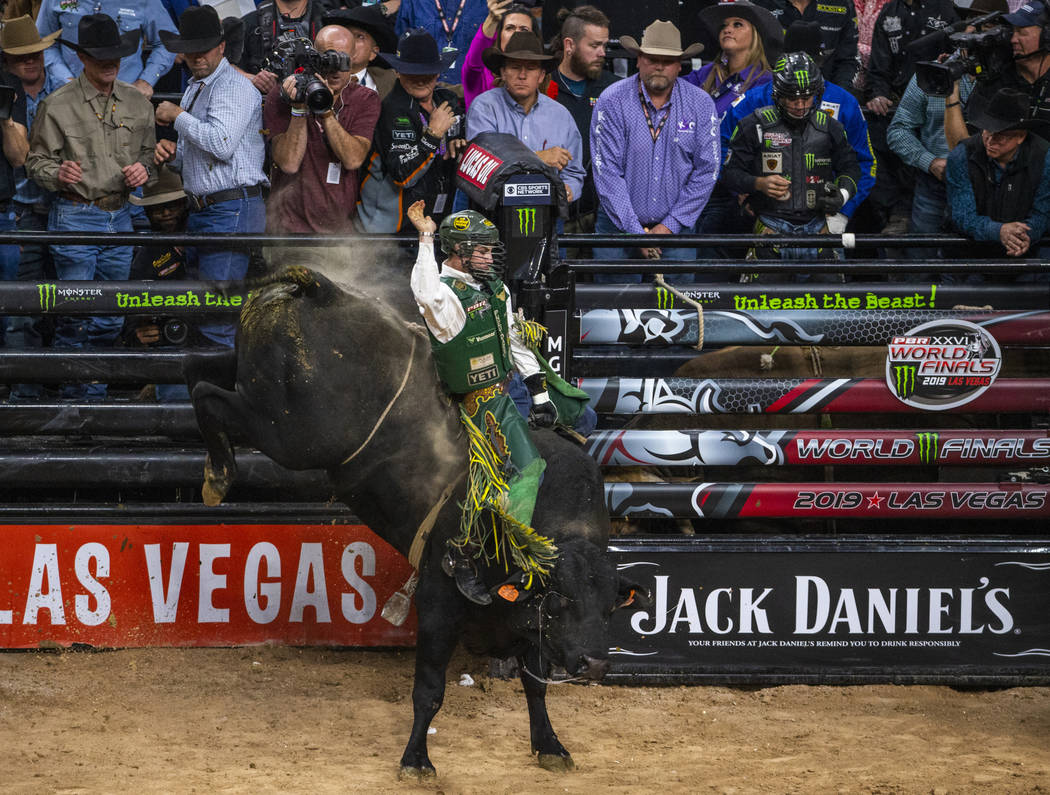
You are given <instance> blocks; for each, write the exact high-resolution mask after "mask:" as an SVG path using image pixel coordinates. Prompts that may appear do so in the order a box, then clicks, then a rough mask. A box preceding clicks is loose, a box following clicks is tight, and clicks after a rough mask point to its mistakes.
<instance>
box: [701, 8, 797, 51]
mask: <svg viewBox="0 0 1050 795" xmlns="http://www.w3.org/2000/svg"><path fill="white" fill-rule="evenodd" d="M729 17H739V18H740V19H745V20H747V21H748V22H750V23H751V26H752V27H753V28H754V29H755V32H756V33H758V37H759V38H760V39H761V40H762V49H763V50H764V51H765V53H766V55H767V56H769V55H770V53H780V52H783V50H784V29H783V28H782V27H780V23H779V22H778V21H777V18H776V17H775V16H773V15H772V14H770V13H769V12H768V11H766V9H764V8H762V7H761V6H756V5H754V4H753V3H749V2H747V0H737V1H736V2H732V3H719V4H718V5H716V6H708V7H707V8H705V9H704V10H703V11H701V12H700V22H701V23H702V24H703V26H704V27H706V28H707V30H708V32H709V33H710V34H711V35H712V36H714V38H715V41H718V34H719V32H720V31H721V30H722V25H723V24H724V23H725V21H726V20H727V19H728V18H729Z"/></svg>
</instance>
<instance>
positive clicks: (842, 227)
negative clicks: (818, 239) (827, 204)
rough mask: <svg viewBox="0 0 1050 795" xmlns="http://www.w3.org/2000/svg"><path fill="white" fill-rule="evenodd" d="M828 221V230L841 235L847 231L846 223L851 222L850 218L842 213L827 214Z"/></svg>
mask: <svg viewBox="0 0 1050 795" xmlns="http://www.w3.org/2000/svg"><path fill="white" fill-rule="evenodd" d="M827 222H828V232H830V233H831V234H833V235H841V234H842V233H843V232H845V231H846V224H848V223H849V218H847V217H846V216H844V215H843V214H842V213H835V214H834V215H829V216H827Z"/></svg>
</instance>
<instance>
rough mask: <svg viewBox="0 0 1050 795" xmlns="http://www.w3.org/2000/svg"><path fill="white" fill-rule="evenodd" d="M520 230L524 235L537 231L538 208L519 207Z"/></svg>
mask: <svg viewBox="0 0 1050 795" xmlns="http://www.w3.org/2000/svg"><path fill="white" fill-rule="evenodd" d="M518 232H519V233H520V234H522V235H531V234H535V232H536V208H535V207H519V208H518Z"/></svg>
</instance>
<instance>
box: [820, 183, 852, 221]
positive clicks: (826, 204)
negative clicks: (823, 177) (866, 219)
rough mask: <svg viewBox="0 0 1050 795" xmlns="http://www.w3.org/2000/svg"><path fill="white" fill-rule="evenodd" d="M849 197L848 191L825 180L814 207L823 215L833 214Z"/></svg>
mask: <svg viewBox="0 0 1050 795" xmlns="http://www.w3.org/2000/svg"><path fill="white" fill-rule="evenodd" d="M848 198H849V192H848V191H847V190H846V189H845V188H840V187H839V186H838V185H835V184H834V183H832V182H825V183H824V189H823V192H822V195H821V196H819V197H818V198H817V206H816V209H817V211H818V212H821V213H823V214H824V215H834V214H835V213H837V212H838V211H839V210H841V209H842V205H844V204H845V203H846V200H847V199H848Z"/></svg>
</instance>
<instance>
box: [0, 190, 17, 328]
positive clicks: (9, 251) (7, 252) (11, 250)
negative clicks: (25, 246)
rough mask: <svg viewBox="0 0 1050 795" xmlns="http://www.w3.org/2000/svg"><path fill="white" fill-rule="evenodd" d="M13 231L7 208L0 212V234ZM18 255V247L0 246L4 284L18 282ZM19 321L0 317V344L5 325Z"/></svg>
mask: <svg viewBox="0 0 1050 795" xmlns="http://www.w3.org/2000/svg"><path fill="white" fill-rule="evenodd" d="M14 230H15V212H14V210H13V209H11V207H10V206H9V207H8V208H7V209H6V210H4V211H2V212H0V232H13V231H14ZM19 259H20V253H19V251H18V246H17V245H16V244H14V243H12V244H9V245H4V246H0V279H3V280H4V281H5V282H13V281H17V280H18V261H19ZM19 320H21V318H17V317H10V318H8V317H0V344H6V336H7V325H8V323H9V322H10V323H15V322H17V321H19Z"/></svg>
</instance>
